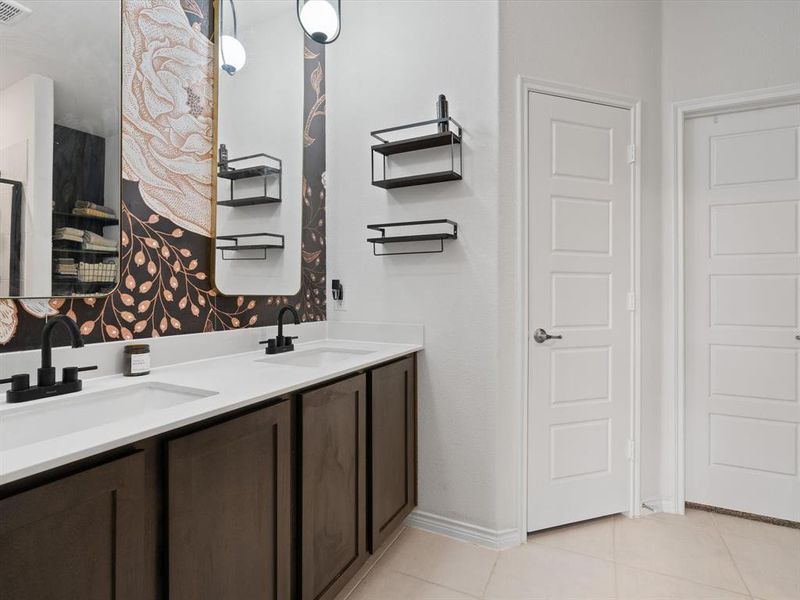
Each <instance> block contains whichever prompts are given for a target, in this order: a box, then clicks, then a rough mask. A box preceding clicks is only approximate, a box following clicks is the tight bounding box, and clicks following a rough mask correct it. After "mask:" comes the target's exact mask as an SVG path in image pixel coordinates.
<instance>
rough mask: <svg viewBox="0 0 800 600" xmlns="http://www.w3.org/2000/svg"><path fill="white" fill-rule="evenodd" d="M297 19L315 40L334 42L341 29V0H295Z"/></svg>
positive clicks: (307, 33) (327, 42) (325, 42)
mask: <svg viewBox="0 0 800 600" xmlns="http://www.w3.org/2000/svg"><path fill="white" fill-rule="evenodd" d="M334 2H335V5H334ZM297 19H298V20H299V21H300V25H301V26H302V28H303V31H305V33H306V35H307V36H308V37H310V38H311V39H312V40H314V41H315V42H318V43H320V44H330V43H331V42H335V41H336V39H337V38H338V37H339V33H340V32H341V30H342V0H297Z"/></svg>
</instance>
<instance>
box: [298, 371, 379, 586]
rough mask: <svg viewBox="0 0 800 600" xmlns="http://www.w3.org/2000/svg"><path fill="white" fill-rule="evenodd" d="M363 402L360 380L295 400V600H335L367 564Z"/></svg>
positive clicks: (363, 386)
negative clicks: (297, 541)
mask: <svg viewBox="0 0 800 600" xmlns="http://www.w3.org/2000/svg"><path fill="white" fill-rule="evenodd" d="M366 400H367V381H366V375H357V376H355V377H351V378H349V379H345V380H343V381H340V382H338V383H333V384H331V385H327V386H325V387H322V388H319V389H316V390H312V391H310V392H304V393H302V394H300V396H299V398H298V402H299V411H300V417H299V418H300V470H301V473H300V482H301V483H300V529H301V534H300V539H301V544H302V549H301V559H300V560H301V564H300V571H301V572H300V579H301V584H300V585H301V597H302V598H303V600H329V599H332V598H335V597H336V594H337V593H338V592H339V591H340V590H341V589H342V587H343V586H344V584H345V583H346V582H347V581H348V580H349V579H350V578H351V577H352V576H353V575H354V574H355V573H356V571H358V569H359V568H360V567H361V565H363V564H364V562H365V561H366V559H367V531H366V526H367V518H366V515H367V507H366V497H367V487H366V465H367V462H366V454H367V452H366V444H367V427H366V422H367V420H366Z"/></svg>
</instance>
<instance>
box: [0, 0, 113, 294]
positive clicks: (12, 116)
mask: <svg viewBox="0 0 800 600" xmlns="http://www.w3.org/2000/svg"><path fill="white" fill-rule="evenodd" d="M4 4H5V3H4V2H3V1H2V0H0V5H4ZM9 6H11V5H10V4H9ZM15 7H16V8H19V10H17V11H9V12H5V11H0V14H2V15H7V14H10V15H12V16H10V17H8V18H7V17H5V16H4V17H0V297H15V296H21V297H34V298H35V297H51V296H75V295H77V296H85V295H100V294H106V293H108V292H110V291H112V290H113V289H114V287H115V286H116V282H117V278H118V272H119V250H118V240H119V225H118V224H119V214H120V147H121V144H120V73H121V66H120V38H121V34H120V31H121V26H120V23H121V21H120V19H121V15H120V7H121V2H120V0H71V1H65V0H35V1H30V0H28V1H27V2H26V1H25V0H22V3H21V4H16V5H15ZM14 15H15V16H14Z"/></svg>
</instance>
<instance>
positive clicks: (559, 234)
mask: <svg viewBox="0 0 800 600" xmlns="http://www.w3.org/2000/svg"><path fill="white" fill-rule="evenodd" d="M528 136H529V137H528V147H529V161H530V162H529V177H530V179H529V198H528V201H529V215H530V223H529V233H530V259H529V264H530V273H529V278H530V293H529V297H530V307H529V315H530V326H531V329H532V330H533V329H537V328H543V329H546V330H547V332H548V333H549V334H552V335H561V336H563V337H562V339H551V340H548V341H545V342H544V343H541V344H540V343H537V342H536V341H535V340H534V339H533V336H532V333H533V331H531V332H529V338H530V364H529V402H530V406H529V411H528V412H529V423H528V432H529V441H528V452H529V458H528V530H529V531H533V530H537V529H543V528H546V527H553V526H556V525H562V524H564V523H571V522H575V521H580V520H583V519H589V518H593V517H598V516H602V515H607V514H612V513H617V512H621V511H624V510H627V509H628V508H629V481H630V462H629V460H628V458H627V442H628V438H629V435H630V433H629V432H630V410H631V390H632V370H631V347H632V346H631V339H632V331H633V329H632V324H633V313H631V312H629V311H628V309H627V296H628V293H629V292H631V291H632V290H633V279H632V273H633V267H632V256H631V248H632V237H631V235H632V225H631V224H632V217H633V212H632V195H631V190H632V181H633V179H632V177H633V170H632V165H631V164H629V162H628V145H629V144H630V143H631V113H630V111H628V110H624V109H619V108H612V107H608V106H602V105H598V104H592V103H588V102H580V101H576V100H569V99H565V98H559V97H555V96H548V95H544V94H531V103H530V113H529V131H528Z"/></svg>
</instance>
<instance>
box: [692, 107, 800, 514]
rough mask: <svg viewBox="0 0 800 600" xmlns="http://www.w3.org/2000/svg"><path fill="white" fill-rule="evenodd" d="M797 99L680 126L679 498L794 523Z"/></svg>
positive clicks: (799, 182)
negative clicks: (682, 492) (682, 388)
mask: <svg viewBox="0 0 800 600" xmlns="http://www.w3.org/2000/svg"><path fill="white" fill-rule="evenodd" d="M799 128H800V104H794V105H791V106H782V107H777V108H768V109H761V110H749V111H745V112H738V113H729V114H721V115H716V116H709V117H703V118H696V119H691V120H689V121H687V123H686V128H685V133H686V136H685V140H686V144H685V148H686V154H685V159H684V161H685V174H686V178H685V203H686V211H685V214H686V223H685V231H686V248H685V251H686V331H685V339H686V499H687V500H688V501H691V502H698V503H701V504H708V505H712V506H718V507H723V508H730V509H735V510H741V511H746V512H750V513H756V514H760V515H769V516H773V517H779V518H783V519H792V520H794V521H800V470H799V469H798V463H799V462H800V454H799V453H800V439H798V427H800V396H799V395H798V388H800V362H799V361H800V352H799V350H800V341H798V340H797V338H796V336H797V335H800V301H798V297H799V291H798V280H800V253H798V250H799V248H800V246H799V244H800V235H798V232H800V221H798V219H800V210H798V202H799V201H800V157H799V156H798V154H800V151H799V149H798V143H799V139H800V136H799V135H798V129H799Z"/></svg>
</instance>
